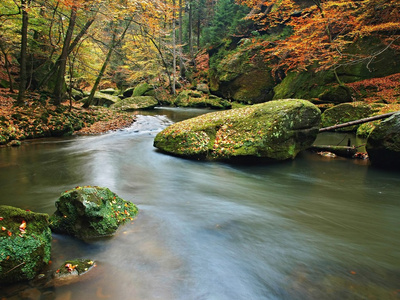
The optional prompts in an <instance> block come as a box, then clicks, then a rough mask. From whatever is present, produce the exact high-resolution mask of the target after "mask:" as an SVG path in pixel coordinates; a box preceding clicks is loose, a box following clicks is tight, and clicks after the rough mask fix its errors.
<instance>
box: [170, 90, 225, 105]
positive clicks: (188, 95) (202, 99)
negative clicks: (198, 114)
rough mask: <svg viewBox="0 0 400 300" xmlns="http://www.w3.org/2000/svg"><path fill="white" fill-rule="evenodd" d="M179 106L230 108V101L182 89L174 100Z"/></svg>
mask: <svg viewBox="0 0 400 300" xmlns="http://www.w3.org/2000/svg"><path fill="white" fill-rule="evenodd" d="M174 105H175V106H179V107H199V108H201V107H209V108H216V109H228V108H231V103H230V102H229V101H227V100H225V99H222V98H220V97H217V96H214V95H208V94H204V93H203V92H201V91H192V90H183V91H182V92H180V93H179V95H178V96H177V97H176V99H175V101H174Z"/></svg>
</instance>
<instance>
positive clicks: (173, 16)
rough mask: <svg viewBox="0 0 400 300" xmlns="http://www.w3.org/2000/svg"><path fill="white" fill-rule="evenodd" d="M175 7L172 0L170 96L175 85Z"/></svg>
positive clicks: (174, 92) (173, 92)
mask: <svg viewBox="0 0 400 300" xmlns="http://www.w3.org/2000/svg"><path fill="white" fill-rule="evenodd" d="M175 5H176V1H175V0H172V6H173V8H172V85H171V90H172V94H173V95H175V94H176V91H175V85H176V20H175V15H176V12H175Z"/></svg>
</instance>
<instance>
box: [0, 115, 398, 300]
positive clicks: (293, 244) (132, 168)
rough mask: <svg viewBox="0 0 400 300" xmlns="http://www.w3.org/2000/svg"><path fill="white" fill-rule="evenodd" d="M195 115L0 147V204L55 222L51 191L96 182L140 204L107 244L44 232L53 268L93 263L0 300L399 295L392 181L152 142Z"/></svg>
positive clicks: (328, 163)
mask: <svg viewBox="0 0 400 300" xmlns="http://www.w3.org/2000/svg"><path fill="white" fill-rule="evenodd" d="M203 112H204V111H201V110H196V109H156V110H154V111H153V112H148V113H142V114H140V115H138V116H137V122H135V123H134V124H133V125H132V126H131V127H130V128H127V129H124V130H119V131H116V132H111V133H107V134H103V135H97V136H80V137H69V138H60V139H39V140H32V141H27V142H24V143H23V144H22V146H21V147H19V148H0V195H1V197H0V204H7V205H13V206H17V207H20V208H23V209H30V210H32V211H36V212H43V213H48V214H52V213H53V212H54V211H55V206H54V203H55V201H56V199H57V198H58V197H59V195H60V194H61V192H63V191H65V190H68V189H71V188H73V187H75V186H83V185H97V186H103V187H108V188H110V189H111V190H112V191H113V192H115V193H116V194H118V195H119V196H120V197H122V198H124V199H125V200H129V201H132V202H133V203H135V204H136V205H137V206H138V208H139V215H138V217H137V218H136V219H135V220H134V221H133V222H132V223H128V224H126V225H124V226H123V227H121V228H120V229H119V231H118V232H117V234H116V235H115V236H113V237H112V238H106V239H101V240H94V241H88V242H83V241H79V240H75V239H73V238H71V237H68V236H64V235H59V234H54V235H53V243H52V265H51V268H52V269H53V270H55V269H56V268H58V266H59V265H60V264H62V262H63V261H65V260H67V259H74V258H89V259H92V260H95V261H96V262H97V267H96V268H95V269H94V271H92V272H89V273H88V274H86V275H84V276H83V277H82V282H79V283H75V284H72V285H68V286H57V287H55V286H51V285H50V286H43V284H37V285H35V284H31V285H30V286H25V285H17V286H15V287H7V288H5V289H2V291H0V298H1V299H7V297H10V298H9V299H25V298H24V297H26V295H25V296H24V294H23V293H22V292H21V291H22V290H25V292H26V293H28V294H29V293H31V294H30V295H33V294H34V293H36V294H37V295H38V297H39V298H37V299H63V300H65V299H88V300H91V299H118V300H128V299H129V300H136V299H137V300H139V299H140V300H147V299H149V300H150V299H162V300H175V299H178V300H192V299H193V300H203V299H204V300H214V299H215V300H225V299H226V300H228V299H229V300H232V299H246V300H249V299H277V300H281V299H288V300H292V299H293V300H294V299H296V300H297V299H300V300H302V299H304V300H306V299H307V300H314V299H318V300H319V299H335V300H336V299H400V226H399V225H400V197H399V196H400V176H399V175H400V173H398V172H389V171H383V170H378V169H374V168H372V167H371V166H369V165H368V163H367V162H366V161H362V160H351V159H343V158H327V157H322V156H319V155H317V154H313V153H308V152H304V153H301V154H299V156H298V157H297V158H296V159H295V160H290V161H285V162H281V163H277V164H251V165H245V164H240V165H235V164H229V163H221V162H200V161H191V160H186V159H182V158H178V157H173V156H169V155H166V154H162V153H160V152H158V151H157V150H156V149H155V148H154V147H153V139H154V137H155V135H156V134H157V132H159V131H160V130H161V129H163V128H165V127H166V126H168V125H169V124H172V122H176V121H180V120H183V119H185V118H188V117H192V116H195V115H198V114H200V113H203ZM342 137H343V135H337V134H331V135H329V134H325V135H324V136H321V137H319V140H320V141H323V142H325V140H326V139H328V140H329V139H334V138H336V139H343V138H342ZM91 273H92V274H91ZM85 276H86V277H85ZM26 289H27V290H26ZM12 296H13V298H12ZM35 299H36V298H35Z"/></svg>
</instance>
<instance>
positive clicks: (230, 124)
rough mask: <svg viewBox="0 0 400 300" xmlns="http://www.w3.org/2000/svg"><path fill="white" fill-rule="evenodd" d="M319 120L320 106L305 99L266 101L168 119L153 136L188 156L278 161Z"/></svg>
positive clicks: (310, 135) (308, 138) (305, 140)
mask: <svg viewBox="0 0 400 300" xmlns="http://www.w3.org/2000/svg"><path fill="white" fill-rule="evenodd" d="M319 121H320V111H319V110H318V109H317V108H316V107H315V106H314V105H312V104H311V103H310V102H308V101H304V100H281V101H271V102H268V103H264V104H258V105H253V106H248V107H244V108H239V109H232V110H228V111H222V112H215V113H209V114H205V115H202V116H199V117H196V118H193V119H189V120H186V121H183V122H179V123H176V124H173V125H171V126H169V127H168V128H166V129H165V130H163V131H162V132H160V133H159V134H158V135H157V136H156V138H155V139H154V146H155V147H157V148H159V149H161V150H162V151H165V152H167V153H172V154H175V155H180V156H185V157H194V158H206V159H230V158H232V157H239V156H243V157H244V156H255V157H268V158H273V159H278V160H281V159H287V158H289V157H294V156H295V155H296V154H297V153H298V152H299V151H300V150H302V149H304V147H307V146H309V145H308V144H309V143H310V144H311V143H312V142H313V141H314V139H315V136H316V133H317V131H318V128H319V126H318V124H319ZM305 128H308V129H306V130H304V129H305ZM293 145H295V146H293Z"/></svg>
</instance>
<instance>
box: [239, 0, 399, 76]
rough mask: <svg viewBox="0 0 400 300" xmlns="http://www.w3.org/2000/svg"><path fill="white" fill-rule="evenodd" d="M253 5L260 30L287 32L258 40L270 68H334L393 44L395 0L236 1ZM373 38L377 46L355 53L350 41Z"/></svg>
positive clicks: (395, 37)
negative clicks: (270, 61) (271, 63)
mask: <svg viewBox="0 0 400 300" xmlns="http://www.w3.org/2000/svg"><path fill="white" fill-rule="evenodd" d="M238 2H239V3H241V4H244V5H247V6H249V7H251V8H252V12H251V14H249V16H248V18H249V19H251V20H254V21H255V22H256V23H257V24H258V26H259V31H261V32H268V33H270V34H272V35H273V34H274V33H277V32H282V29H283V28H285V29H286V33H287V34H286V35H285V36H282V34H281V35H277V38H276V39H267V40H263V41H261V42H260V41H258V43H259V44H261V45H262V46H263V48H264V50H263V51H264V53H265V54H266V56H267V58H268V59H275V61H276V62H277V63H276V65H275V68H283V69H284V70H285V71H286V72H287V71H289V70H296V71H301V70H305V69H306V68H307V67H309V66H311V65H314V66H315V65H317V66H318V67H317V70H326V69H332V68H333V69H336V68H337V67H339V66H341V65H343V64H352V63H359V62H361V61H362V60H366V61H367V62H368V60H369V61H370V60H373V59H374V58H375V57H376V56H378V55H379V54H380V53H381V52H382V51H385V50H386V49H388V48H390V47H398V45H399V37H400V2H399V1H396V0H390V1H385V0H346V1H342V0H340V1H332V0H329V1H328V0H310V1H298V0H297V1H295V0H268V1H263V0H261V1H260V0H238ZM372 35H373V36H374V37H378V38H380V39H381V41H382V47H381V48H380V49H379V50H378V51H376V52H373V53H368V54H363V55H358V54H356V53H350V52H349V51H347V49H348V47H349V45H351V44H353V43H356V42H357V41H359V40H361V39H364V38H366V37H369V36H372Z"/></svg>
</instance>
